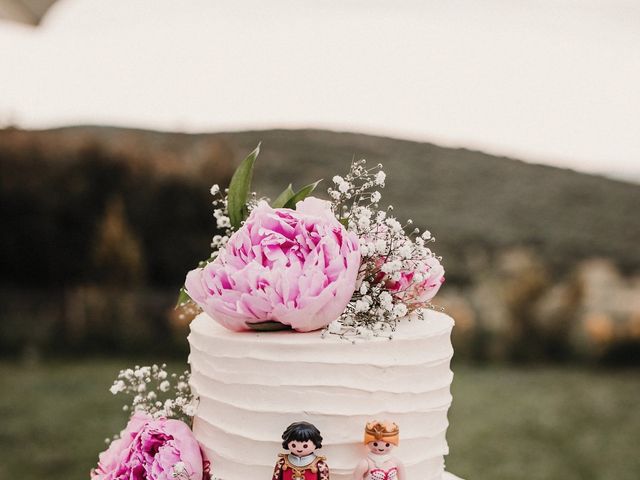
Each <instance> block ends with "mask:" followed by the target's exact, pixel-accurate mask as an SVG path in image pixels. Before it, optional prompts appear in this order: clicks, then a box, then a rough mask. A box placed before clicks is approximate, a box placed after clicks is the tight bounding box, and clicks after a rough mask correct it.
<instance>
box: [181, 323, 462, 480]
mask: <svg viewBox="0 0 640 480" xmlns="http://www.w3.org/2000/svg"><path fill="white" fill-rule="evenodd" d="M452 326H453V320H452V319H451V318H450V317H448V316H447V315H444V314H443V313H438V312H433V311H432V312H428V313H427V315H426V318H425V319H424V320H413V321H403V322H402V323H400V324H399V326H398V329H397V330H396V332H395V335H394V336H393V339H392V340H388V339H387V338H381V337H376V338H371V339H363V340H361V341H356V342H355V344H353V343H351V342H346V341H345V340H343V339H341V338H339V337H336V336H331V335H327V336H325V337H324V338H322V336H321V335H320V334H319V333H318V332H310V333H292V332H266V333H257V332H233V331H230V330H227V329H225V328H223V327H221V326H220V325H218V324H217V323H216V322H214V321H213V320H212V319H211V318H209V317H208V316H207V315H206V314H201V315H199V316H198V317H197V318H196V319H195V320H194V321H193V322H192V324H191V334H190V335H189V344H190V346H191V355H190V356H189V363H190V365H191V384H192V387H193V388H194V389H195V391H196V392H197V395H198V396H199V397H200V403H199V406H198V411H197V414H196V417H195V419H194V425H193V429H194V433H195V435H196V438H197V439H198V441H199V442H200V443H201V445H202V446H203V447H204V451H205V454H206V456H207V457H208V458H209V460H210V461H211V462H212V465H213V472H214V476H215V477H216V478H220V479H223V480H243V479H270V478H271V474H272V471H273V463H274V452H278V451H279V449H280V442H279V441H278V440H279V438H280V434H281V433H282V430H283V429H284V427H286V425H288V424H289V423H291V422H292V421H294V420H305V421H308V422H310V423H313V424H314V425H316V426H317V427H318V428H319V429H320V430H321V431H322V436H323V438H324V440H323V447H322V449H320V452H319V453H320V454H322V455H323V456H326V457H327V461H328V463H329V466H330V468H331V478H332V479H334V480H347V479H349V480H352V478H353V471H354V468H355V466H356V465H357V463H358V460H359V459H360V458H362V456H363V452H364V450H363V445H362V428H363V425H365V424H366V422H368V421H370V420H371V419H373V418H384V419H387V418H388V419H392V420H393V421H394V422H396V423H397V424H398V425H399V426H400V428H401V436H402V438H401V441H400V444H399V447H398V449H397V455H398V457H400V458H401V459H402V460H403V461H404V463H405V465H406V470H407V477H408V479H410V480H440V479H442V478H443V477H442V475H443V471H444V461H443V455H446V454H447V452H448V447H447V442H446V439H445V433H446V429H447V425H448V422H447V410H448V408H449V405H450V403H451V395H450V393H449V386H450V384H451V380H452V377H453V375H452V373H451V371H450V369H449V361H450V359H451V356H452V354H453V350H452V348H451V342H450V340H449V336H450V333H451V328H452Z"/></svg>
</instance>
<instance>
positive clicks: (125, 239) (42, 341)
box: [0, 0, 640, 480]
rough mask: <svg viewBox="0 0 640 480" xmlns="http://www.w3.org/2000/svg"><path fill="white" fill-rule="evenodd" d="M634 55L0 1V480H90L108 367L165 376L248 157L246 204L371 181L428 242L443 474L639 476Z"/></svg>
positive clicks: (271, 14) (487, 17) (565, 33)
mask: <svg viewBox="0 0 640 480" xmlns="http://www.w3.org/2000/svg"><path fill="white" fill-rule="evenodd" d="M639 51H640V5H639V4H638V3H637V2H634V1H624V0H609V1H604V0H603V1H599V0H584V1H577V0H576V1H572V0H539V1H533V0H527V1H523V2H518V3H513V2H504V1H500V0H489V1H486V2H472V1H470V0H467V1H451V2H429V1H427V2H424V1H412V0H407V1H403V2H389V1H383V0H373V1H371V0H370V1H364V0H344V1H342V2H330V1H328V0H327V1H315V2H311V1H307V0H304V1H289V0H274V1H272V2H268V3H267V2H258V1H239V2H231V1H219V2H209V1H204V0H203V1H197V0H192V1H190V2H174V1H169V0H154V1H151V0H136V1H125V0H111V1H110V2H101V1H99V0H61V1H58V2H52V1H47V0H21V1H20V0H0V65H1V66H2V67H1V72H2V74H1V75H0V218H1V219H2V236H1V237H0V242H1V243H0V267H1V271H0V384H1V385H2V389H0V390H1V393H0V418H2V419H3V420H2V422H3V427H2V428H0V478H1V479H4V478H7V479H8V478H14V477H19V478H22V479H31V478H34V479H35V478H41V477H42V476H43V475H46V476H47V477H48V478H51V479H72V478H88V470H89V469H90V468H91V467H92V466H93V464H94V463H95V461H96V458H97V453H98V452H99V451H100V450H101V449H102V448H103V447H104V444H103V443H102V439H103V438H104V437H107V436H110V435H112V434H113V433H114V432H116V431H119V430H120V429H121V428H122V426H123V424H124V421H125V414H124V413H123V412H121V411H120V409H119V406H118V404H119V400H118V399H115V400H114V399H113V398H111V395H110V394H109V393H108V391H107V388H108V386H109V385H110V383H111V381H112V379H113V377H115V375H116V373H117V370H118V369H120V368H123V367H125V366H128V365H129V364H131V363H132V362H138V363H149V362H163V361H167V360H168V361H170V362H172V365H174V366H175V367H176V369H179V368H182V367H183V364H184V363H185V359H186V355H187V354H188V345H187V342H186V335H187V332H188V322H189V318H188V317H185V316H184V315H182V314H181V313H180V312H176V311H175V310H174V309H173V305H174V304H175V300H176V296H177V290H178V288H179V287H180V285H181V284H182V282H183V280H184V276H185V273H186V272H187V271H188V270H189V269H191V268H193V267H194V266H195V265H196V264H197V262H198V260H200V259H202V258H204V257H206V256H207V255H208V253H209V250H210V248H209V244H210V241H211V237H212V236H213V235H214V234H215V233H216V231H215V223H214V220H213V217H212V207H211V197H210V194H209V187H210V186H211V185H212V184H213V183H219V184H221V185H224V184H226V183H228V181H229V179H230V176H231V174H232V173H233V171H234V168H235V166H236V165H237V164H238V162H239V161H240V160H241V159H242V158H243V157H244V156H245V155H246V154H247V153H248V152H249V151H251V150H252V149H253V148H254V147H255V145H256V144H257V143H258V142H260V141H262V153H261V155H260V157H259V160H258V163H257V166H256V172H255V177H254V178H255V180H254V185H255V189H256V190H257V191H258V192H259V193H260V194H262V195H266V196H272V197H273V196H274V195H276V194H277V193H278V192H279V191H281V190H282V189H283V188H284V187H285V186H286V184H288V182H290V181H291V182H293V183H294V185H298V186H300V185H303V184H306V183H310V182H312V181H315V180H316V179H318V178H324V179H325V182H324V187H325V188H322V187H320V189H319V190H320V191H324V190H325V189H326V187H328V180H329V179H330V178H331V177H332V176H333V175H335V174H340V173H342V172H345V171H346V169H347V168H348V165H349V164H350V162H351V160H352V159H353V158H354V157H355V158H366V159H367V160H368V161H370V162H371V163H378V162H380V163H383V164H384V166H385V170H386V171H387V174H388V176H387V187H386V189H385V191H383V203H385V202H386V203H390V204H393V205H394V207H395V212H396V214H397V215H398V216H399V217H401V218H402V219H403V220H406V219H408V218H411V219H413V220H414V222H415V223H416V224H417V225H419V226H420V227H423V228H428V229H429V230H430V231H431V232H432V233H433V234H434V235H435V237H436V239H437V243H436V247H435V250H436V251H437V252H438V253H439V254H440V255H442V256H443V257H444V259H443V263H444V265H445V268H446V270H447V282H446V284H445V286H444V287H443V289H442V290H441V293H440V294H439V295H438V296H437V297H436V300H435V303H436V304H437V305H438V306H442V307H444V308H445V310H446V311H447V312H448V313H449V314H450V315H452V316H453V317H454V318H455V320H456V328H455V330H454V334H453V342H454V347H455V349H456V358H455V363H454V370H455V371H456V373H457V376H456V380H455V381H454V386H453V393H454V405H453V408H452V411H451V415H450V420H451V427H450V429H449V441H450V446H451V455H449V457H448V459H447V465H448V468H449V469H450V470H451V471H453V472H454V473H457V474H458V475H460V476H462V477H463V478H468V479H489V478H491V479H493V480H495V479H513V478H522V477H523V476H524V475H525V472H526V477H527V478H529V479H547V478H548V479H558V478H562V479H590V478H593V479H596V478H597V479H605V478H611V479H613V478H615V479H616V480H621V479H632V478H633V479H636V478H638V476H639V475H640V460H639V456H638V455H637V451H635V449H636V447H635V445H637V440H638V438H639V435H640V412H638V410H637V399H638V398H640V369H639V365H640V247H639V242H640V215H639V212H640V89H638V88H637V85H639V84H640V55H638V52H639ZM321 185H322V184H321Z"/></svg>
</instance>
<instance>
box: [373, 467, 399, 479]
mask: <svg viewBox="0 0 640 480" xmlns="http://www.w3.org/2000/svg"><path fill="white" fill-rule="evenodd" d="M397 476H398V469H397V468H396V467H391V468H390V469H389V470H384V469H383V468H378V467H375V468H372V469H371V470H369V475H368V476H367V480H396V477H397Z"/></svg>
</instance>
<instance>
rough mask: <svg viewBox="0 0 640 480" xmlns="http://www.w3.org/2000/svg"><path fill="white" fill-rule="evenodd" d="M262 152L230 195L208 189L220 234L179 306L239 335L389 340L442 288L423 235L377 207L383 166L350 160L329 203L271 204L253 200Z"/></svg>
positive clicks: (297, 199)
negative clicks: (315, 333) (320, 334)
mask: <svg viewBox="0 0 640 480" xmlns="http://www.w3.org/2000/svg"><path fill="white" fill-rule="evenodd" d="M258 153H259V146H258V148H256V149H255V150H254V151H253V152H252V153H251V154H250V155H249V156H248V157H247V158H246V159H245V160H244V161H243V162H242V164H241V165H240V167H239V168H238V170H237V171H236V173H235V174H234V176H233V178H232V180H231V183H230V185H229V188H228V189H226V190H224V191H223V190H221V189H220V187H219V186H218V185H214V186H213V187H212V189H211V193H212V194H213V195H214V202H213V204H214V207H215V209H214V217H215V219H216V223H217V226H218V228H220V229H223V231H224V233H223V234H222V235H216V236H215V237H214V238H213V241H212V244H211V245H212V248H213V251H212V253H211V256H210V257H209V258H208V259H207V260H206V261H204V262H202V263H201V265H200V266H199V267H198V268H196V269H194V270H192V271H191V272H189V274H188V275H187V279H186V282H185V286H184V288H183V289H182V291H181V295H180V299H179V304H180V305H183V306H184V305H186V304H188V303H190V302H191V303H192V304H195V306H196V307H197V308H199V309H202V310H203V311H205V312H206V313H207V314H209V315H210V316H211V318H213V319H214V320H216V321H217V322H219V323H221V324H222V325H223V326H225V327H227V328H229V329H231V330H236V331H241V330H247V329H253V330H276V329H282V328H291V329H293V330H296V331H299V332H307V331H311V330H317V329H321V328H324V329H326V331H327V332H329V333H332V334H339V335H343V336H344V335H347V334H355V335H376V336H378V335H387V336H392V332H393V331H394V330H395V326H396V323H397V322H398V321H399V320H400V319H402V318H413V317H417V318H421V317H422V315H423V313H424V309H426V308H432V305H431V303H430V302H431V299H432V298H433V297H434V296H435V294H436V293H437V292H438V289H439V288H440V286H441V284H442V283H443V282H444V268H443V267H442V265H441V263H440V258H439V257H437V256H436V255H435V253H434V252H432V250H431V249H430V248H429V247H428V245H429V244H430V243H431V242H433V241H435V239H434V238H433V237H432V236H431V233H430V232H429V231H424V232H420V230H419V229H418V228H412V223H413V222H412V221H411V220H408V221H407V222H406V223H405V224H404V225H403V224H401V223H400V222H399V221H398V220H397V219H396V218H395V217H394V216H392V215H391V213H392V211H393V208H392V207H388V208H386V209H381V208H380V200H381V198H382V195H381V193H380V189H382V188H384V185H385V180H386V174H385V173H384V171H383V169H382V165H380V164H378V165H376V166H374V167H367V165H366V160H359V161H354V162H352V164H351V168H350V170H349V171H348V172H347V174H346V175H345V176H344V177H342V176H339V175H336V176H334V177H333V179H332V183H333V184H332V186H331V187H330V188H329V189H328V192H327V193H328V196H329V198H330V200H321V199H319V198H316V197H312V196H310V195H311V193H313V191H314V190H315V189H316V187H317V185H318V184H319V183H320V182H319V181H318V182H315V183H313V184H310V185H307V186H305V187H303V188H301V189H300V190H298V191H297V192H296V191H294V190H293V189H292V186H291V185H289V186H288V187H287V188H286V189H285V190H284V191H283V192H282V193H281V194H280V195H279V196H278V197H277V198H276V199H275V200H273V201H271V202H270V201H269V199H266V198H259V197H258V196H257V194H255V193H252V192H250V190H251V179H252V176H253V166H254V163H255V161H256V158H257V156H258Z"/></svg>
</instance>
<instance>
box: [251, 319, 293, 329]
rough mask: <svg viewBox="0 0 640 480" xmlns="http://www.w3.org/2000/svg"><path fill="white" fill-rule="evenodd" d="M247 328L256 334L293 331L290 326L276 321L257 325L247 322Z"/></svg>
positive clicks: (257, 323)
mask: <svg viewBox="0 0 640 480" xmlns="http://www.w3.org/2000/svg"><path fill="white" fill-rule="evenodd" d="M247 327H249V328H250V329H251V330H255V331H256V332H278V331H280V330H291V326H290V325H285V324H284V323H280V322H276V321H275V320H267V321H266V322H256V323H249V322H247Z"/></svg>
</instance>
